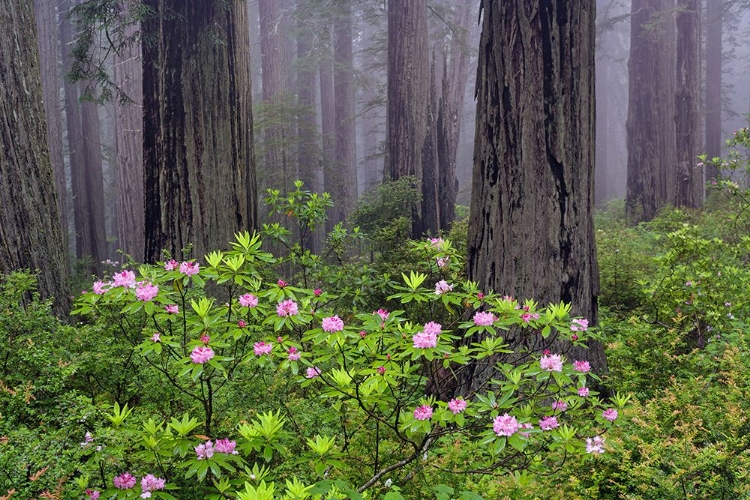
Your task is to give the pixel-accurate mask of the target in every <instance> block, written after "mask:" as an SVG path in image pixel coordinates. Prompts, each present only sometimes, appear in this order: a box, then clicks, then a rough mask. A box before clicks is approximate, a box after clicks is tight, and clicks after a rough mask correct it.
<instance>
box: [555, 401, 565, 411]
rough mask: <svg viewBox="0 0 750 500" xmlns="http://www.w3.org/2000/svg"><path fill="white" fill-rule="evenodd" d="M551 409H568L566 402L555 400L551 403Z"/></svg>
mask: <svg viewBox="0 0 750 500" xmlns="http://www.w3.org/2000/svg"><path fill="white" fill-rule="evenodd" d="M552 409H553V410H556V411H561V412H562V411H565V410H567V409H568V403H566V402H565V401H555V402H553V403H552Z"/></svg>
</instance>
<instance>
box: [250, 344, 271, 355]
mask: <svg viewBox="0 0 750 500" xmlns="http://www.w3.org/2000/svg"><path fill="white" fill-rule="evenodd" d="M272 350H273V344H272V343H270V342H263V341H260V342H256V343H255V344H253V352H255V355H256V356H263V355H264V354H265V355H270V354H271V351H272Z"/></svg>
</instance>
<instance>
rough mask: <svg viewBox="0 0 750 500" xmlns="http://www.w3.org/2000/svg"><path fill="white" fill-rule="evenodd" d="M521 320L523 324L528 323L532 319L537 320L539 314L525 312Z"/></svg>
mask: <svg viewBox="0 0 750 500" xmlns="http://www.w3.org/2000/svg"><path fill="white" fill-rule="evenodd" d="M521 319H522V320H523V322H524V323H528V322H529V321H531V320H532V319H539V314H537V313H531V312H525V313H523V314H522V315H521Z"/></svg>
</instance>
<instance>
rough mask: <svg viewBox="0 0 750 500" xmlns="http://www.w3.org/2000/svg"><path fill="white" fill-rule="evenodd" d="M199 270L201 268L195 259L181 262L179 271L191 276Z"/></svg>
mask: <svg viewBox="0 0 750 500" xmlns="http://www.w3.org/2000/svg"><path fill="white" fill-rule="evenodd" d="M200 270H201V266H200V265H199V264H198V263H197V262H195V261H193V262H188V261H185V262H183V263H182V264H180V272H181V273H182V274H184V275H185V276H193V275H195V274H198V273H199V272H200Z"/></svg>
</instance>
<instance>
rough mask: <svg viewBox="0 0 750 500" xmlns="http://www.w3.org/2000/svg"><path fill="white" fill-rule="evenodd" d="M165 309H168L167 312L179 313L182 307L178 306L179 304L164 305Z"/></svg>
mask: <svg viewBox="0 0 750 500" xmlns="http://www.w3.org/2000/svg"><path fill="white" fill-rule="evenodd" d="M164 310H165V311H167V314H178V313H179V312H180V308H179V307H177V304H170V305H168V306H164Z"/></svg>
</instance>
